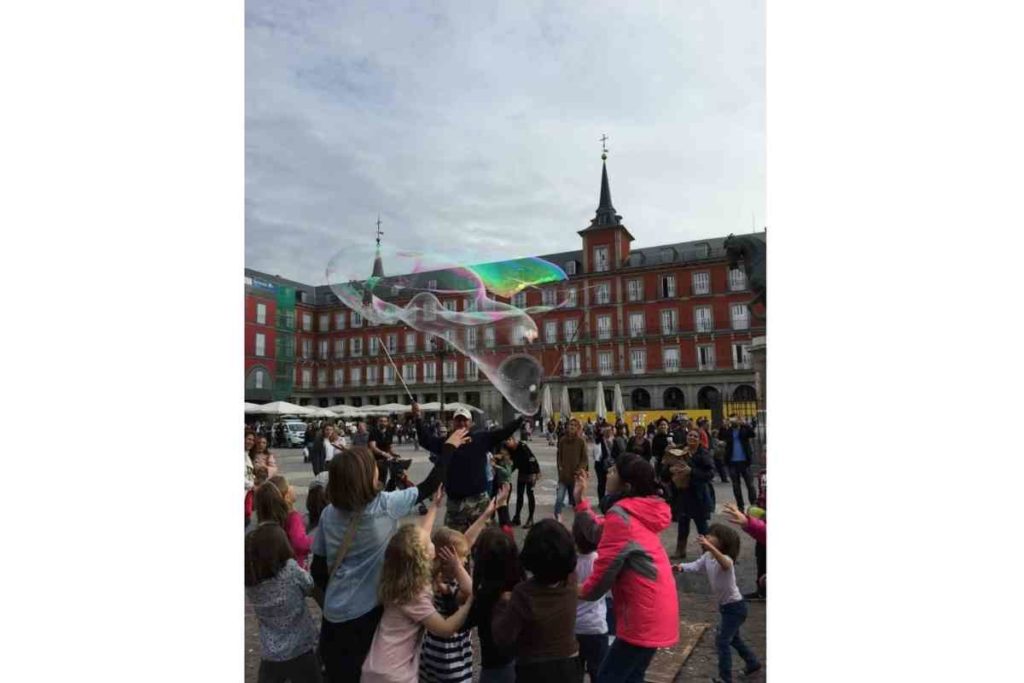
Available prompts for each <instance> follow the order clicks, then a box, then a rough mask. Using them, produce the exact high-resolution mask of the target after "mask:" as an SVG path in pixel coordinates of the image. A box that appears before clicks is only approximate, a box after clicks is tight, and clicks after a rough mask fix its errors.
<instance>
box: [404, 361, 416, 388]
mask: <svg viewBox="0 0 1024 683" xmlns="http://www.w3.org/2000/svg"><path fill="white" fill-rule="evenodd" d="M402 379H404V380H405V383H406V384H415V383H416V364H415V363H406V364H405V365H403V366H402Z"/></svg>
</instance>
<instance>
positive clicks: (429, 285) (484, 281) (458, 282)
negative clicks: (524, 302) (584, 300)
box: [326, 250, 566, 414]
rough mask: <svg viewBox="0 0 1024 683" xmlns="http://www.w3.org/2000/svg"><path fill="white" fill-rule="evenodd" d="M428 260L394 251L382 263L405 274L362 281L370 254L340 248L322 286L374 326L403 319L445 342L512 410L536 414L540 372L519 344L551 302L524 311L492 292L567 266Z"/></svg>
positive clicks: (549, 277)
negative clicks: (357, 270)
mask: <svg viewBox="0 0 1024 683" xmlns="http://www.w3.org/2000/svg"><path fill="white" fill-rule="evenodd" d="M377 255H378V256H380V252H379V251H378V252H377ZM428 261H429V259H427V258H426V257H424V255H423V254H420V253H417V252H411V251H398V252H394V253H393V254H390V255H389V256H388V258H386V259H384V262H385V263H386V264H388V267H389V268H390V269H395V268H396V266H397V268H398V270H400V271H404V272H405V274H403V275H397V276H379V277H370V278H366V277H365V276H363V277H359V276H358V275H356V274H355V273H353V272H352V268H353V267H355V266H362V267H366V264H368V263H369V261H368V259H364V258H358V257H355V255H354V254H353V253H352V251H351V250H343V251H341V252H339V253H338V254H336V255H335V256H334V258H332V259H331V261H330V263H329V264H328V266H327V272H326V276H327V283H328V284H329V285H330V287H331V290H332V291H333V292H334V294H335V295H336V296H337V297H338V298H339V299H340V300H341V301H342V302H343V303H344V304H345V305H346V306H348V307H349V308H351V309H352V310H353V311H356V312H358V313H359V314H361V315H362V316H363V317H364V318H366V319H367V320H368V321H370V322H371V323H374V324H377V325H399V324H404V325H407V326H408V327H411V328H412V329H414V330H417V331H419V332H422V333H424V334H426V335H432V336H434V337H440V338H442V339H444V340H445V341H447V343H448V344H450V345H451V346H453V347H455V348H456V349H458V350H459V351H460V352H461V353H462V354H463V355H465V356H466V357H468V358H470V359H472V360H473V362H475V363H476V365H477V367H478V368H479V369H480V371H481V372H482V373H483V374H484V375H485V376H486V377H487V379H488V380H490V381H491V383H492V384H493V385H494V387H495V388H496V389H497V390H498V391H499V392H501V394H502V395H503V396H504V397H505V398H506V399H507V400H508V402H509V403H510V404H511V405H512V407H513V408H515V409H516V410H517V411H519V412H520V413H524V414H533V413H535V412H537V410H538V408H539V407H540V404H539V398H538V395H539V391H538V390H539V388H540V386H541V382H542V381H543V375H544V371H543V368H542V367H541V365H540V363H538V362H537V360H536V359H535V358H533V357H532V356H531V355H529V354H528V353H526V352H525V348H524V346H525V345H526V344H529V343H531V342H533V341H534V340H535V339H536V338H537V325H536V323H535V322H534V320H533V318H532V317H531V313H541V312H545V311H548V310H552V309H553V308H555V307H556V306H554V305H546V306H535V307H532V308H528V309H521V308H518V307H516V306H513V305H512V304H509V303H505V302H502V301H498V300H497V299H495V298H493V296H500V297H506V298H507V297H511V296H513V295H514V294H516V293H518V292H520V291H523V290H524V289H526V288H529V287H537V286H538V285H542V284H549V283H557V282H562V281H564V280H566V274H565V271H563V270H562V269H561V268H559V267H558V266H556V265H554V264H552V263H549V262H548V261H545V260H543V259H539V258H532V257H531V258H522V259H513V260H507V261H499V262H492V263H484V264H478V265H470V266H451V265H441V266H438V265H437V264H436V263H434V264H429V263H428ZM446 303H447V304H448V307H446V306H445V304H446ZM460 309H461V310H460ZM441 371H442V372H443V371H444V370H443V368H442V369H441Z"/></svg>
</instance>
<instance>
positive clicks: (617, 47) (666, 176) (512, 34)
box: [245, 0, 765, 284]
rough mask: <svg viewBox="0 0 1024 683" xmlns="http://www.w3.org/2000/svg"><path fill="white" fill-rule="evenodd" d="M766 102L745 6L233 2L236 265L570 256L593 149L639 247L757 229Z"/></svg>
mask: <svg viewBox="0 0 1024 683" xmlns="http://www.w3.org/2000/svg"><path fill="white" fill-rule="evenodd" d="M764 99H765V84H764V9H763V3H762V2H760V1H755V0H687V1H686V2H667V1H666V2H649V1H646V0H645V1H642V2H641V1H638V2H631V3H622V2H578V1H574V2H527V1H522V0H520V1H518V2H483V1H481V2H469V1H459V2H438V1H434V2H429V3H427V2H390V1H381V0H377V1H374V2H351V1H332V2H328V1H326V0H321V1H318V2H313V1H309V0H306V1H303V0H289V1H288V2H281V0H247V2H246V103H245V105H246V111H245V120H246V123H245V133H246V142H245V144H246V158H245V172H246V178H245V182H246V207H245V208H246V211H245V219H246V242H245V260H246V265H247V266H248V267H251V268H255V269H257V270H262V271H265V272H269V273H271V274H278V275H281V276H283V277H288V278H292V279H295V280H299V281H301V282H305V283H308V284H323V283H324V270H325V266H326V264H327V262H328V260H329V259H330V258H331V256H333V255H334V254H335V253H336V252H338V251H339V250H341V249H348V250H351V260H352V262H353V273H355V272H360V271H363V270H366V271H368V270H369V268H370V265H371V259H372V253H373V238H374V231H375V223H376V220H377V213H378V212H380V215H381V221H382V229H383V231H384V233H385V235H384V241H385V243H386V244H388V245H390V248H392V249H394V248H398V247H399V245H400V246H401V248H405V249H415V250H418V251H422V252H426V253H428V254H430V255H431V257H432V258H434V260H436V261H439V262H449V263H477V262H483V261H490V260H495V259H501V258H505V257H509V258H511V257H520V256H528V255H538V254H546V253H553V252H558V251H568V250H571V249H578V248H579V247H580V238H579V237H578V236H577V234H576V231H578V230H581V229H583V228H585V227H586V226H587V225H588V224H589V222H590V219H591V218H592V217H593V215H594V210H595V208H596V207H597V201H598V192H599V189H600V177H601V158H600V155H601V143H600V141H599V138H600V136H601V135H602V134H603V133H607V134H608V136H609V140H608V148H609V158H608V173H609V178H610V181H611V191H612V199H613V203H614V205H615V208H616V210H617V211H618V213H619V214H621V215H622V217H623V223H624V224H626V226H627V227H629V229H630V231H631V232H632V234H633V236H634V237H635V238H636V241H635V242H634V243H633V244H634V247H644V246H652V245H656V244H664V243H668V242H677V241H683V240H688V239H697V238H702V237H714V236H722V235H726V234H728V233H730V232H745V231H749V230H750V228H751V220H752V217H753V220H754V221H755V222H756V224H757V226H758V228H760V227H761V226H762V225H763V223H764V204H765V199H764V186H765V153H764V149H765V130H764V129H765V118H764V109H765V107H764ZM364 264H365V265H364ZM388 265H389V264H388V263H387V262H385V270H386V271H388V270H389V268H388ZM390 272H394V270H393V269H391V270H390ZM368 274H369V273H368V272H366V273H365V274H364V275H368Z"/></svg>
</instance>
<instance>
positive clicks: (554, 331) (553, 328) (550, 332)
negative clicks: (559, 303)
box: [544, 320, 558, 344]
mask: <svg viewBox="0 0 1024 683" xmlns="http://www.w3.org/2000/svg"><path fill="white" fill-rule="evenodd" d="M544 341H546V342H547V343H548V344H555V343H557V342H558V323H557V322H556V321H554V320H545V321H544Z"/></svg>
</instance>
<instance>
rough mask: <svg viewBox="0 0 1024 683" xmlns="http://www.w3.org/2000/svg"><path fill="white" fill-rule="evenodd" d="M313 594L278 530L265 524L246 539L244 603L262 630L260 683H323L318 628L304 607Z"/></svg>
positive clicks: (309, 582) (310, 581) (284, 537)
mask: <svg viewBox="0 0 1024 683" xmlns="http://www.w3.org/2000/svg"><path fill="white" fill-rule="evenodd" d="M312 591H313V579H312V578H311V577H310V575H309V574H307V573H306V572H305V571H303V570H302V569H301V568H300V567H299V565H298V564H296V562H295V557H294V554H293V553H292V547H291V544H290V543H289V542H288V537H287V536H286V535H285V533H284V530H283V529H282V528H281V527H280V525H278V524H276V523H275V522H264V523H262V524H260V525H259V526H257V527H256V528H255V529H254V530H253V531H251V532H249V533H248V534H247V535H246V537H245V597H246V598H248V599H249V602H250V603H252V606H253V611H254V612H255V613H256V620H257V621H258V622H259V625H260V671H259V680H261V681H285V680H291V681H293V683H320V680H321V677H320V662H319V661H318V660H317V658H316V654H315V652H314V649H315V648H316V642H317V631H316V625H315V624H314V623H313V617H312V615H311V614H310V613H309V609H308V608H307V607H306V596H307V595H309V594H311V593H312Z"/></svg>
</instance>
